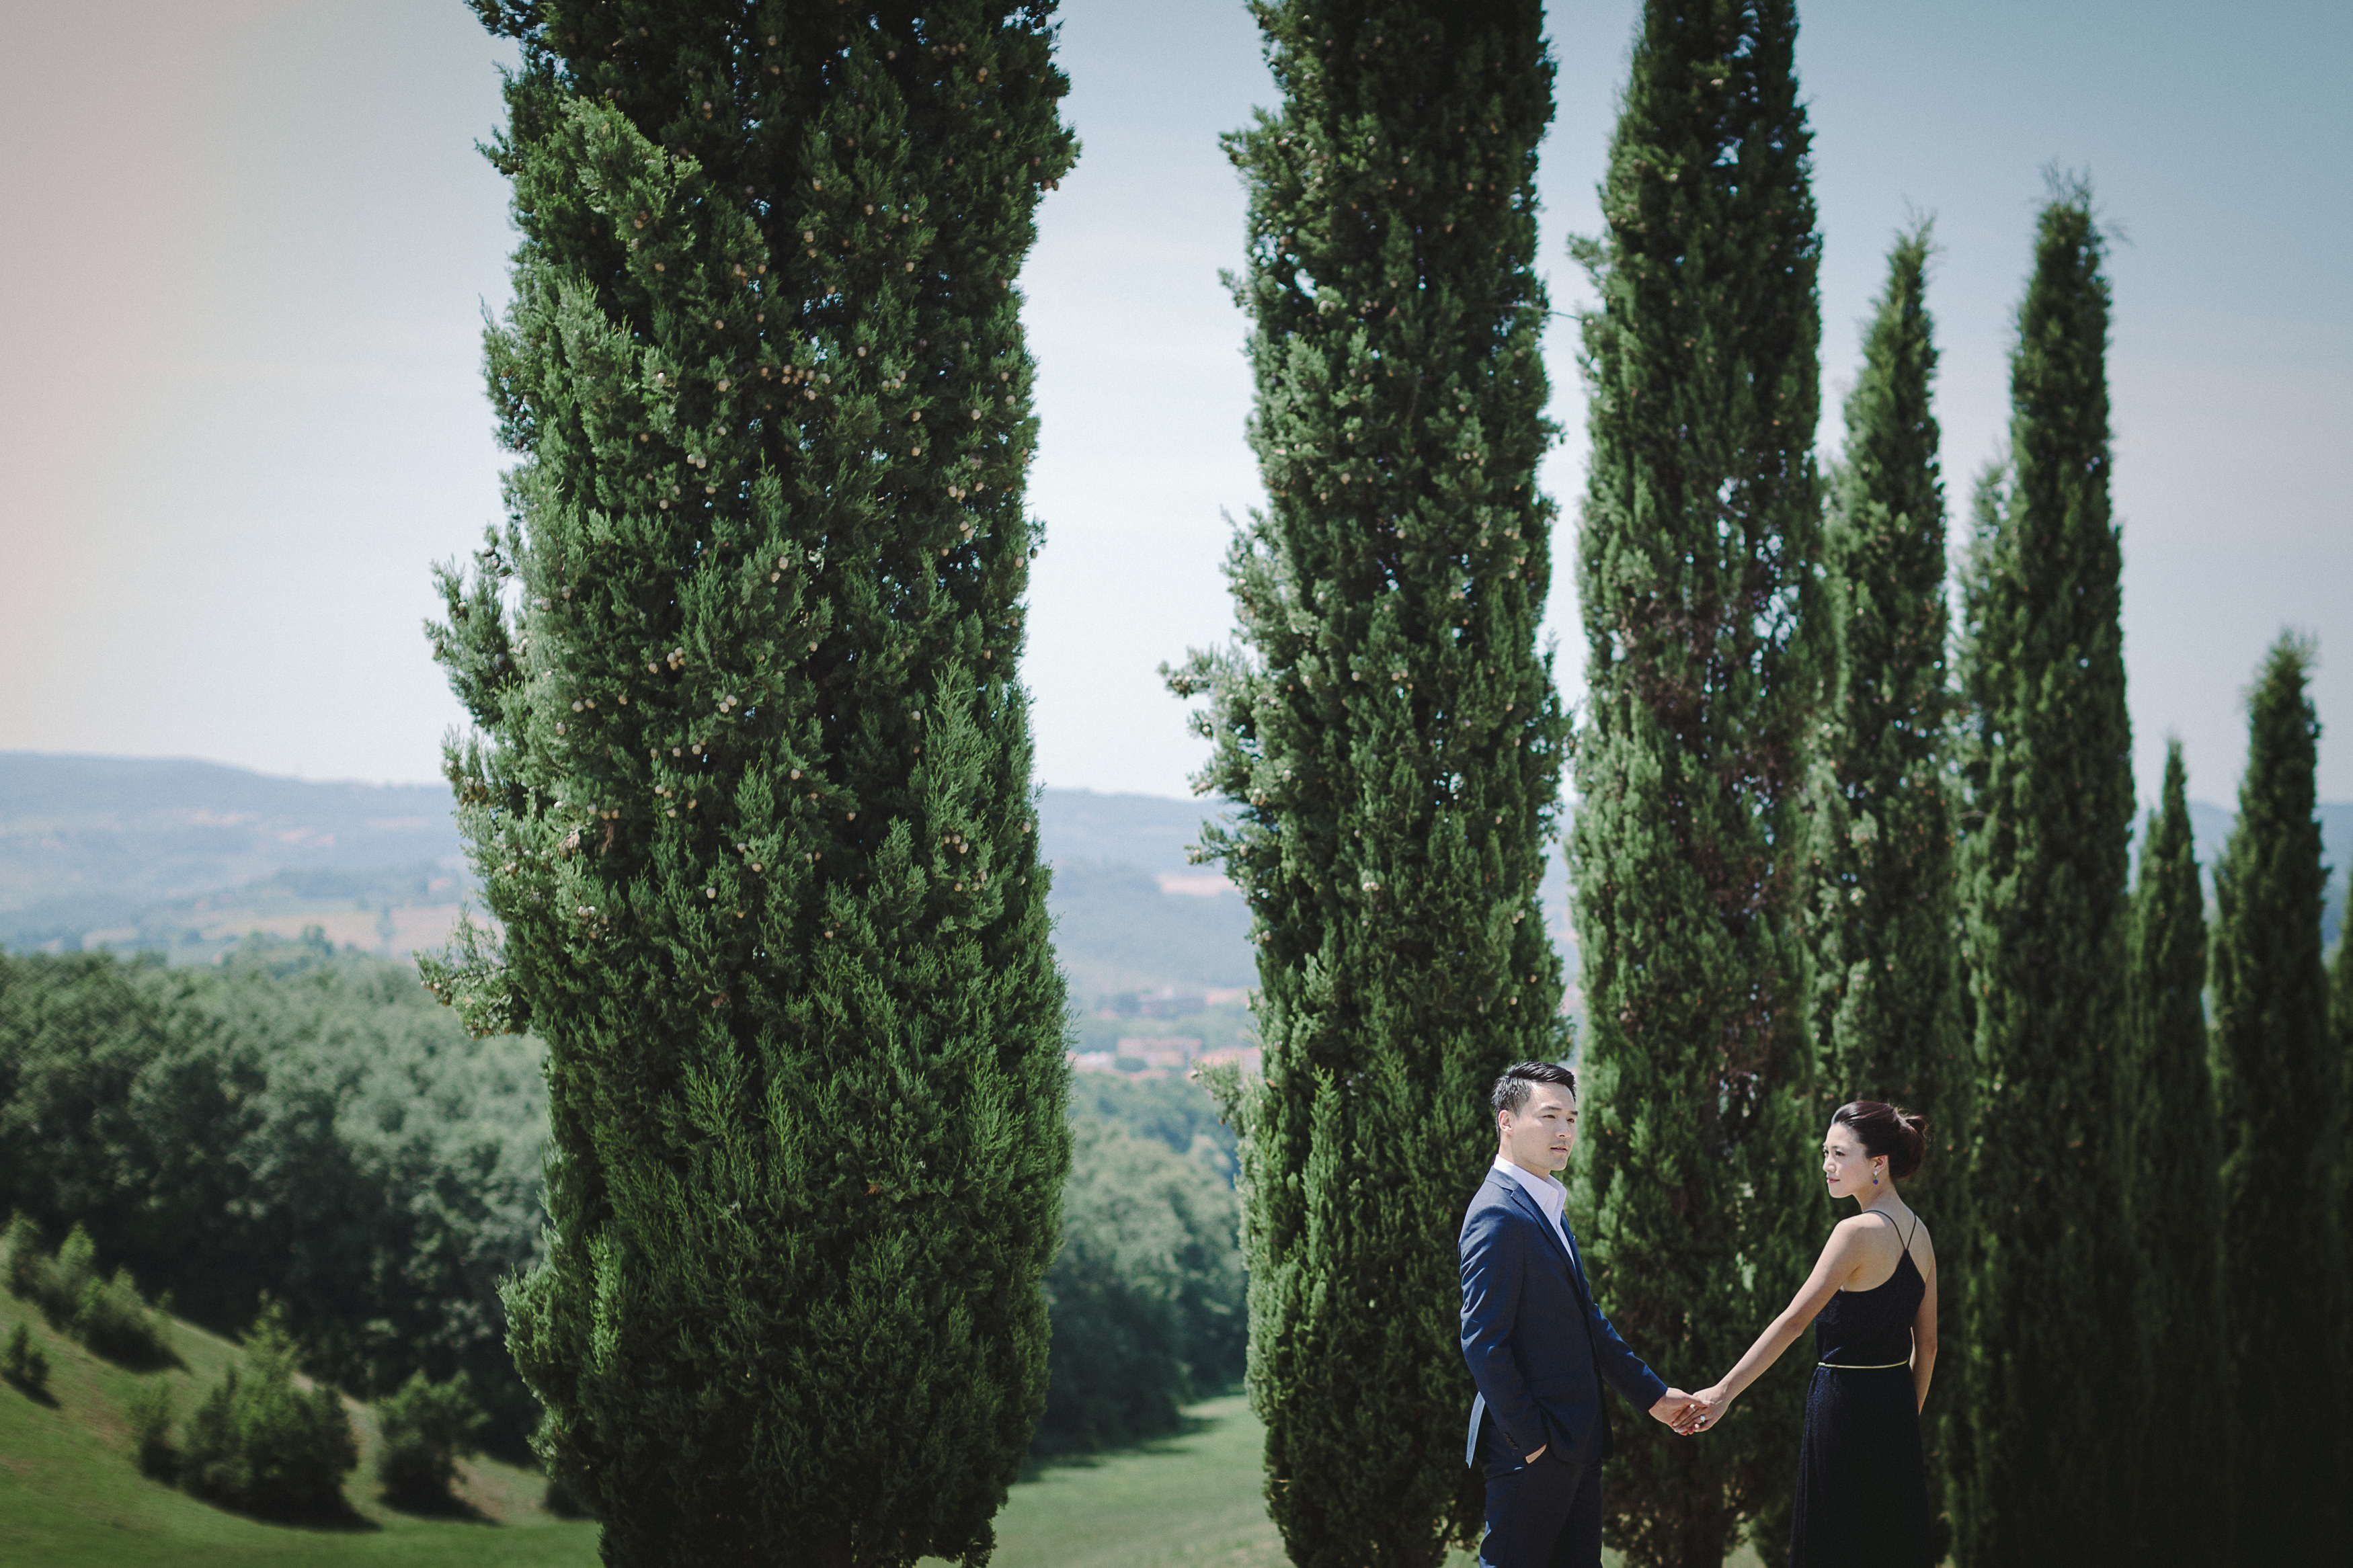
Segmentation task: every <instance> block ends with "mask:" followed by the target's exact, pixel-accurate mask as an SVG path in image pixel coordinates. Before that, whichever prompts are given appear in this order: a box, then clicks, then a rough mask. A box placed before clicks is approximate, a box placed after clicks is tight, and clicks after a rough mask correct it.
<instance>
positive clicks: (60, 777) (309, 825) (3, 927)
mask: <svg viewBox="0 0 2353 1568" xmlns="http://www.w3.org/2000/svg"><path fill="white" fill-rule="evenodd" d="M2189 810H2190V822H2191V826H2192V828H2193V829H2194V831H2195V833H2196V835H2197V839H2198V855H2199V859H2200V863H2201V864H2203V865H2204V866H2205V867H2206V868H2208V870H2209V871H2210V873H2211V869H2212V867H2213V863H2214V860H2215V858H2217V857H2218V856H2219V855H2220V854H2221V847H2222V843H2223V841H2224V839H2225V838H2226V837H2228V835H2229V833H2230V826H2231V820H2232V816H2231V813H2229V812H2228V811H2225V810H2223V809H2221V807H2219V806H2213V805H2204V804H2193V805H2191V806H2190V808H2189ZM2320 815H2321V824H2322V832H2323V836H2324V838H2325V840H2326V844H2327V856H2328V860H2329V863H2330V864H2331V865H2332V866H2333V867H2335V868H2337V869H2336V872H2335V874H2334V875H2333V877H2332V878H2331V879H2330V882H2329V903H2328V919H2327V929H2328V931H2329V935H2330V940H2331V941H2334V940H2335V934H2336V931H2337V924H2338V921H2340V920H2341V918H2342V911H2343V907H2344V900H2345V868H2346V866H2347V865H2348V863H2353V804H2337V805H2323V806H2322V807H2321V811H2320ZM1216 816H1219V804H1218V803H1216V802H1213V801H1194V800H1171V799H1167V798H1165V797H1163V796H1158V795H1096V794H1094V793H1092V792H1091V791H1087V790H1054V789H1050V790H1047V791H1045V792H1044V793H1043V795H1042V797H1041V798H1040V800H1039V838H1040V841H1041V843H1042V845H1043V847H1044V848H1045V851H1046V855H1047V858H1049V859H1050V860H1052V861H1053V862H1054V863H1055V879H1054V893H1053V904H1052V907H1053V911H1054V917H1055V922H1056V928H1055V942H1056V945H1057V946H1058V947H1059V948H1060V951H1061V954H1062V961H1063V964H1064V967H1065V968H1066V969H1067V970H1068V971H1069V972H1070V974H1071V981H1072V983H1073V988H1074V989H1075V990H1076V992H1077V993H1078V1000H1079V1001H1080V1003H1081V1005H1082V1006H1087V1005H1092V1003H1093V1001H1094V1000H1096V999H1098V998H1100V997H1103V996H1105V995H1109V994H1114V993H1118V992H1125V991H1150V990H1155V989H1162V988H1168V987H1174V988H1176V989H1178V990H1187V991H1207V990H1219V989H1223V988H1227V987H1231V986H1240V985H1248V984H1251V983H1252V982H1253V979H1254V968H1253V963H1252V955H1251V952H1250V944H1249V942H1247V941H1246V940H1245V939H1246V937H1247V936H1248V933H1249V930H1250V918H1249V913H1248V911H1247V910H1246V909H1245V908H1244V906H1243V904H1242V900H1241V899H1240V897H1239V896H1238V895H1237V894H1235V893H1234V892H1233V891H1232V889H1229V888H1223V887H1222V884H1220V883H1219V881H1218V879H1217V873H1216V868H1214V867H1201V866H1193V865H1190V864H1188V863H1187V859H1186V855H1185V851H1186V848H1187V846H1189V845H1191V844H1192V843H1193V842H1194V841H1195V840H1196V839H1197V838H1198V837H1199V835H1200V831H1201V826H1202V824H1203V823H1204V822H1206V821H1208V820H1211V819H1213V818H1215V817H1216ZM2208 885H2209V887H2210V888H2211V877H2210V880H2209V884H2208ZM463 891H464V872H463V862H462V859H461V858H460V856H459V844H458V835H457V828H456V825H455V824H454V822H453V821H452V819H451V816H450V811H449V796H448V791H447V790H445V789H444V788H442V787H441V786H440V785H438V784H306V783H303V782H301V781H300V780H297V779H283V778H270V777H268V776H265V775H263V774H260V773H248V772H246V771H245V770H243V769H241V768H230V767H223V766H221V765H219V764H217V763H194V762H153V761H146V760H142V759H136V758H127V757H86V756H55V755H47V754H43V753H39V752H0V946H5V947H9V948H16V949H25V948H33V947H42V946H47V945H58V946H79V945H80V944H81V943H82V942H84V941H85V940H91V941H102V942H108V943H110V944H111V945H113V946H116V947H121V948H132V947H145V948H155V949H159V950H162V951H165V952H172V953H174V954H175V955H176V956H179V957H182V958H191V959H193V958H203V957H207V956H210V955H211V953H212V952H215V951H217V949H218V948H219V947H220V946H221V945H223V944H225V943H226V942H232V941H234V940H235V939H236V938H237V936H239V935H242V934H243V932H244V931H247V930H252V929H259V930H269V931H280V932H281V933H282V934H292V932H293V931H295V930H299V929H300V928H301V926H302V925H305V924H312V923H317V924H322V925H324V926H325V927H326V928H327V931H328V935H329V936H330V937H331V938H332V940H334V941H336V942H352V943H353V944H355V945H358V946H362V947H379V948H381V949H383V950H385V951H388V952H406V951H407V950H409V949H411V948H414V947H418V946H427V945H431V944H432V943H434V942H438V940H439V935H438V933H439V932H440V931H446V930H447V929H448V921H449V919H450V918H451V917H452V916H454V914H455V911H456V908H457V904H458V901H459V898H460V897H461V896H462V894H463ZM1543 892H1544V900H1545V904H1546V916H1547V920H1548V922H1549V923H1550V924H1551V925H1552V927H1553V929H1554V931H1555V934H1556V938H1557V937H1559V936H1561V935H1563V934H1565V931H1566V921H1565V916H1566V912H1567V911H1566V909H1565V907H1564V906H1563V899H1564V896H1565V893H1566V887H1565V884H1564V881H1563V879H1562V874H1561V869H1560V863H1559V858H1558V857H1557V856H1555V858H1554V859H1553V863H1552V865H1551V866H1550V868H1548V869H1547V871H1546V877H1545V881H1544V889H1543Z"/></svg>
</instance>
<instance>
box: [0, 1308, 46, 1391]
mask: <svg viewBox="0 0 2353 1568" xmlns="http://www.w3.org/2000/svg"><path fill="white" fill-rule="evenodd" d="M0 1377H5V1378H6V1379H7V1380H8V1381H9V1382H10V1383H13V1384H16V1386H17V1387H18V1388H21V1389H23V1390H24V1391H25V1392H26V1393H27V1394H47V1392H48V1390H49V1358H48V1357H47V1356H46V1355H44V1354H42V1353H41V1351H40V1347H38V1346H37V1345H36V1344H34V1343H33V1331H32V1330H30V1329H28V1328H26V1326H25V1325H24V1324H22V1323H19V1324H17V1325H16V1332H14V1333H12V1334H10V1335H9V1336H8V1348H7V1349H6V1350H5V1351H0Z"/></svg>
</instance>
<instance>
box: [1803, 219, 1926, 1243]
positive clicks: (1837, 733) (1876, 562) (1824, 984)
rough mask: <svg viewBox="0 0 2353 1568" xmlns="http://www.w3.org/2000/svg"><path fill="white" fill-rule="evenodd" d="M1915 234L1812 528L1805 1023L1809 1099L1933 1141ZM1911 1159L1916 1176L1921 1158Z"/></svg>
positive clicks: (1893, 263)
mask: <svg viewBox="0 0 2353 1568" xmlns="http://www.w3.org/2000/svg"><path fill="white" fill-rule="evenodd" d="M1930 249H1931V247H1930V244H1929V226H1928V225H1927V224H1926V222H1923V223H1921V224H1920V225H1919V226H1916V227H1915V228H1913V229H1912V230H1910V231H1909V232H1907V233H1905V234H1904V235H1902V236H1900V237H1898V238H1897V240H1896V242H1895V245H1894V248H1893V249H1892V250H1891V251H1890V252H1889V253H1888V258H1887V287H1886V289H1885V291H1884V292H1883V293H1882V294H1881V296H1880V298H1879V304H1878V309H1877V311H1876V312H1875V314H1874V315H1873V321H1872V324H1871V330H1870V331H1869V332H1868V333H1866V334H1865V336H1864V339H1863V368H1862V375H1861V377H1860V378H1859V379H1858V380H1857V381H1856V383H1855V386H1854V391H1853V392H1852V394H1850V395H1848V397H1847V402H1846V426H1847V444H1846V454H1845V459H1844V461H1843V462H1841V464H1840V466H1839V468H1838V469H1837V471H1836V473H1835V474H1834V475H1833V476H1832V479H1831V504H1830V509H1829V516H1828V518H1827V520H1826V522H1825V526H1824V528H1823V531H1822V568H1823V570H1822V580H1823V585H1824V587H1825V589H1826V592H1825V593H1824V594H1823V595H1822V598H1821V601H1820V605H1821V608H1820V616H1821V622H1822V624H1823V627H1824V630H1823V633H1822V635H1823V636H1824V637H1826V638H1827V641H1828V647H1829V660H1828V664H1829V668H1827V669H1826V671H1825V672H1824V674H1825V690H1824V693H1823V696H1824V700H1823V705H1822V711H1821V718H1820V723H1819V725H1818V727H1817V728H1816V729H1815V731H1814V740H1813V753H1814V761H1813V764H1812V768H1811V776H1810V778H1809V780H1808V787H1807V792H1806V799H1805V811H1806V825H1805V831H1806V842H1807V850H1806V858H1807V875H1808V878H1809V880H1810V885H1811V886H1810V897H1809V898H1808V900H1807V910H1808V930H1807V946H1808V956H1809V959H1810V974H1809V984H1810V993H1811V994H1810V999H1809V1000H1810V1016H1809V1020H1808V1022H1809V1026H1810V1033H1811V1035H1812V1038H1813V1043H1814V1054H1815V1062H1816V1068H1815V1070H1816V1072H1817V1074H1818V1075H1819V1078H1820V1085H1821V1089H1822V1093H1823V1095H1824V1097H1825V1099H1826V1100H1831V1101H1833V1102H1838V1101H1844V1100H1853V1099H1858V1098H1861V1099H1869V1100H1891V1101H1894V1102H1897V1103H1900V1104H1903V1105H1905V1106H1908V1107H1911V1108H1912V1109H1915V1110H1921V1111H1924V1112H1926V1114H1927V1116H1928V1119H1929V1126H1930V1130H1931V1131H1932V1133H1936V1134H1940V1135H1941V1136H1942V1137H1943V1138H1944V1139H1947V1140H1949V1139H1950V1138H1951V1137H1952V1131H1951V1129H1949V1128H1948V1127H1947V1125H1946V1121H1947V1106H1946V1104H1945V1095H1944V1090H1945V1089H1946V1085H1947V1080H1948V1079H1949V1078H1950V1077H1951V1076H1952V1075H1953V1069H1954V1068H1955V1066H1956V1065H1957V1064H1956V1063H1955V1060H1954V1058H1955V1056H1956V1054H1957V1052H1956V1042H1955V1038H1954V1033H1955V1015H1954V1010H1953V978H1954V977H1953V965H1952V935H1953V919H1954V910H1953V825H1952V812H1951V803H1950V801H1949V800H1948V799H1947V794H1946V780H1947V775H1946V768H1945V763H1946V734H1945V724H1946V721H1947V717H1948V712H1947V710H1948V708H1949V706H1950V703H1949V700H1948V699H1947V692H1946V680H1945V645H1946V637H1947V630H1948V626H1947V623H1948V620H1949V616H1948V612H1947V609H1946V604H1945V485H1944V478H1943V473H1942V468H1941V465H1940V464H1939V462H1938V459H1937V454H1936V448H1937V438H1938V432H1937V427H1936V416H1935V414H1934V413H1933V412H1932V411H1931V410H1930V407H1929V401H1928V395H1929V385H1930V383H1931V381H1932V380H1933V378H1934V377H1935V374H1936V344H1935V343H1934V342H1933V341H1932V339H1931V322H1930V320H1929V316H1928V309H1927V300H1926V281H1927V279H1926V273H1927V265H1928V256H1929V252H1930ZM1922 1174H1923V1177H1924V1178H1925V1179H1926V1181H1929V1182H1933V1181H1935V1180H1936V1175H1937V1174H1938V1173H1937V1172H1936V1169H1935V1168H1934V1166H1932V1167H1931V1168H1930V1169H1929V1170H1927V1171H1924V1172H1923V1173H1922ZM1906 1190H1907V1191H1910V1189H1909V1188H1907V1189H1906ZM1919 1201H1920V1199H1919V1196H1918V1194H1914V1202H1915V1204H1916V1203H1918V1202H1919Z"/></svg>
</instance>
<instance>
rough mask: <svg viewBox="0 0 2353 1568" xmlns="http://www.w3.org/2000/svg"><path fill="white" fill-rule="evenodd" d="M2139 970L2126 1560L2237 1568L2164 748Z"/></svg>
mask: <svg viewBox="0 0 2353 1568" xmlns="http://www.w3.org/2000/svg"><path fill="white" fill-rule="evenodd" d="M2129 963H2130V966H2131V967H2130V972H2129V973H2130V984H2129V986H2128V989H2127V992H2126V1001H2127V1004H2128V1005H2129V1009H2130V1011H2129V1014H2128V1022H2127V1028H2126V1051H2127V1055H2126V1062H2125V1075H2124V1078H2125V1088H2126V1090H2127V1096H2126V1102H2125V1103H2126V1105H2127V1106H2128V1107H2129V1109H2130V1111H2131V1114H2132V1118H2133V1147H2132V1151H2131V1156H2130V1164H2129V1167H2128V1169H2129V1174H2130V1181H2129V1183H2128V1188H2129V1191H2130V1193H2131V1197H2132V1210H2133V1234H2134V1239H2135V1243H2136V1245H2137V1248H2138V1250H2139V1253H2140V1257H2141V1260H2142V1264H2143V1267H2144V1268H2146V1269H2147V1278H2146V1280H2145V1282H2144V1284H2143V1287H2142V1290H2143V1294H2142V1296H2141V1298H2140V1300H2139V1301H2138V1302H2137V1303H2136V1304H2135V1306H2134V1309H2133V1310H2134V1311H2135V1312H2136V1314H2137V1315H2138V1316H2139V1317H2140V1318H2141V1320H2142V1321H2144V1322H2145V1323H2146V1324H2147V1336H2146V1340H2145V1342H2144V1344H2143V1346H2142V1348H2143V1351H2144V1352H2145V1355H2146V1360H2145V1363H2144V1370H2143V1371H2142V1372H2141V1373H2140V1379H2141V1381H2140V1383H2139V1386H2140V1387H2143V1388H2146V1389H2150V1390H2152V1391H2158V1390H2161V1393H2158V1394H2156V1396H2155V1397H2154V1398H2153V1399H2151V1401H2150V1403H2149V1405H2148V1406H2147V1410H2146V1415H2147V1418H2146V1419H2143V1420H2141V1421H2139V1422H2138V1423H2137V1431H2136V1432H2135V1433H2134V1438H2135V1441H2136V1443H2137V1452H2136V1453H2135V1454H2134V1455H2133V1456H2132V1463H2131V1466H2130V1468H2128V1470H2127V1474H2128V1475H2130V1476H2131V1477H2132V1479H2133V1480H2134V1483H2135V1484H2136V1485H2137V1488H2138V1494H2139V1505H2138V1513H2139V1517H2140V1536H2139V1543H2138V1547H2139V1549H2138V1551H2137V1552H2132V1553H2130V1555H2131V1557H2132V1558H2133V1560H2135V1561H2148V1562H2158V1561H2164V1560H2168V1559H2171V1560H2177V1561H2180V1562H2185V1563H2227V1562H2232V1561H2234V1560H2235V1559H2233V1557H2232V1553H2231V1546H2230V1531H2229V1525H2230V1510H2229V1507H2228V1504H2227V1500H2226V1498H2227V1492H2226V1488H2227V1480H2228V1476H2229V1473H2230V1466H2229V1449H2228V1446H2227V1445H2228V1437H2229V1433H2230V1423H2229V1419H2228V1411H2227V1409H2226V1406H2225V1401H2224V1384H2223V1381H2222V1379H2221V1378H2220V1377H2218V1376H2216V1375H2214V1373H2213V1371H2212V1369H2213V1367H2214V1365H2215V1361H2216V1357H2215V1349H2216V1347H2217V1346H2219V1345H2221V1343H2222V1342H2223V1339H2222V1323H2223V1319H2222V1300H2223V1299H2222V1274H2221V1261H2222V1249H2221V1235H2222V1202H2221V1187H2220V1186H2219V1185H2218V1184H2217V1179H2216V1169H2217V1167H2218V1166H2219V1165H2220V1164H2221V1129H2220V1126H2219V1124H2218V1123H2217V1121H2216V1120H2215V1113H2214V1075H2213V1071H2212V1069H2211V1066H2210V1065H2209V1063H2208V1059H2207V1042H2206V900H2205V893H2204V890H2203V889H2202V888H2201V887H2200V884H2199V880H2198V860H2197V856H2196V852H2195V849H2194V847H2193V846H2192V844H2191V842H2190V836H2189V797H2188V786H2187V782H2186V775H2185V773H2184V772H2183V769H2182V765H2181V742H2179V741H2175V742H2171V743H2170V744H2169V745H2168V747H2167V748H2166V755H2165V794H2164V798H2163V802H2162V804H2161V805H2160V807H2159V809H2158V811H2157V812H2156V813H2155V814H2153V815H2151V816H2150V817H2149V820H2148V837H2147V840H2146V841H2145V842H2144V844H2143V847H2142V848H2141V855H2140V887H2139V889H2138V890H2137V892H2136V894H2135V895H2134V899H2133V917H2132V936H2131V952H2130V956H2129ZM2218 1444H2220V1445H2221V1447H2220V1448H2219V1449H2218ZM2218 1481H2221V1482H2223V1483H2224V1486H2222V1487H2218V1485H2217V1482H2218Z"/></svg>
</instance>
